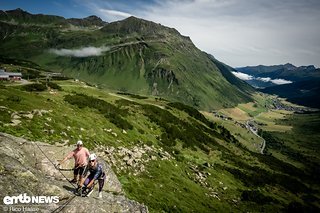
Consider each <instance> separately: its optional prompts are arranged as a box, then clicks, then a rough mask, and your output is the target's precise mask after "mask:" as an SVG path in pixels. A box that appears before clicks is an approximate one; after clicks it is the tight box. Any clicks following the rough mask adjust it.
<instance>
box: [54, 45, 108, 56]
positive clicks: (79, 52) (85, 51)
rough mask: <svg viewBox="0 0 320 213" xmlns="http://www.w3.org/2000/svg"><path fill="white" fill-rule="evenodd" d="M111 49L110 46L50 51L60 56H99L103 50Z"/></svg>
mask: <svg viewBox="0 0 320 213" xmlns="http://www.w3.org/2000/svg"><path fill="white" fill-rule="evenodd" d="M108 50H110V48H109V47H105V46H103V47H83V48H80V49H50V50H49V52H51V53H54V54H56V55H59V56H72V57H79V58H82V57H89V56H99V55H101V54H102V53H103V52H105V51H108Z"/></svg>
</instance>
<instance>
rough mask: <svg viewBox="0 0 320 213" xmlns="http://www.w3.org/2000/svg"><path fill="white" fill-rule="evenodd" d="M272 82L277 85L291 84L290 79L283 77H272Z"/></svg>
mask: <svg viewBox="0 0 320 213" xmlns="http://www.w3.org/2000/svg"><path fill="white" fill-rule="evenodd" d="M271 82H272V83H274V84H278V85H281V84H291V83H292V81H288V80H285V79H273V80H271Z"/></svg>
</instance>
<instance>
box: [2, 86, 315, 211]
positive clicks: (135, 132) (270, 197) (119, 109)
mask: <svg viewBox="0 0 320 213" xmlns="http://www.w3.org/2000/svg"><path fill="white" fill-rule="evenodd" d="M40 84H41V85H42V86H39V85H38V84H37V86H35V85H32V84H30V85H27V86H26V85H15V84H11V83H6V84H1V86H0V106H1V107H0V112H1V113H0V121H1V122H0V131H1V132H6V133H9V134H13V135H15V136H19V137H24V138H26V139H29V140H33V141H34V140H37V141H42V142H46V143H50V144H59V147H60V148H59V149H61V150H64V149H70V147H65V146H66V145H74V143H75V141H76V140H78V139H82V140H83V141H84V143H85V146H86V147H88V148H89V149H90V151H92V152H95V153H97V154H98V156H99V157H101V158H102V159H104V160H106V161H107V162H108V163H109V164H110V165H111V166H112V168H113V170H114V171H115V173H116V175H117V176H118V178H119V180H120V182H121V183H122V186H123V189H124V192H125V194H126V196H128V197H129V198H130V199H134V200H136V201H138V202H140V203H144V204H145V205H146V206H148V208H149V210H150V212H172V211H174V212H190V211H193V212H225V211H227V212H229V211H232V212H247V211H250V212H271V211H273V212H285V211H290V212H292V211H302V210H305V211H308V212H315V211H318V210H319V207H320V206H319V203H318V202H317V200H318V199H319V183H318V180H317V177H318V176H317V175H318V170H317V168H318V165H319V156H318V155H317V153H316V152H317V151H316V150H317V149H315V147H318V146H319V144H318V143H317V142H318V141H319V140H318V136H317V134H314V133H315V132H314V131H316V130H317V129H316V128H317V127H318V124H319V115H318V114H314V115H312V116H313V117H311V118H309V117H307V118H305V117H304V115H302V116H299V120H298V121H297V123H296V122H295V117H294V116H295V115H292V117H290V118H289V119H290V120H287V121H283V122H290V124H291V125H293V126H294V127H295V129H294V134H293V133H292V132H291V131H288V132H286V133H283V134H281V133H279V134H277V138H280V137H281V138H282V137H283V138H282V139H281V140H279V139H275V140H273V141H270V139H268V143H270V144H269V145H270V146H269V145H268V150H269V151H268V152H272V153H277V151H278V150H277V149H275V148H274V147H275V145H277V144H272V142H274V143H279V145H281V146H283V147H285V148H286V152H283V153H281V154H282V155H284V156H289V159H290V160H287V159H286V158H284V159H285V160H279V159H278V158H276V157H273V156H271V155H261V154H260V153H256V152H253V151H249V150H248V149H247V148H246V146H245V145H244V144H241V143H240V142H239V141H238V140H237V139H236V138H239V137H242V136H241V135H232V134H231V132H229V130H227V129H226V128H224V127H222V126H220V125H217V123H214V122H212V121H209V120H207V119H206V118H205V117H204V116H203V115H202V114H201V113H199V112H198V111H197V110H196V109H194V108H192V107H189V106H185V105H183V104H181V103H170V102H168V101H165V100H159V99H157V100H155V99H154V98H152V97H142V96H137V95H130V94H123V93H122V94H113V93H108V92H106V91H105V90H100V89H97V88H95V87H90V86H87V85H85V84H83V82H75V81H56V82H51V84H49V83H47V84H46V83H43V84H42V83H41V82H40ZM54 84H58V85H59V86H60V87H58V86H55V88H58V89H59V90H54V89H52V88H53V86H54ZM44 85H48V86H50V87H51V89H50V90H47V87H46V86H44ZM33 89H36V90H37V91H34V92H29V90H30V91H32V90H33ZM315 118H316V119H315ZM304 119H305V120H306V121H309V120H312V121H314V122H310V123H309V124H308V126H307V128H308V129H309V132H310V133H312V134H309V136H308V138H307V140H305V139H304V137H301V138H300V136H301V134H302V133H303V132H304V129H303V128H304V126H301V125H300V124H301V123H303V120H304ZM237 128H240V127H237ZM298 130H299V131H298ZM244 131H245V132H246V130H244ZM248 134H249V133H248ZM264 134H266V133H264ZM270 134H271V136H272V137H273V135H274V134H273V133H272V132H271V133H270ZM286 135H293V136H294V137H299V138H300V142H299V143H300V144H298V145H294V146H293V147H291V145H290V143H289V142H288V141H287V140H286ZM250 137H252V139H251V141H252V142H254V141H253V140H254V138H256V137H255V136H254V135H253V134H251V136H250ZM274 137H276V136H274ZM269 141H270V142H269ZM301 148H303V150H304V152H303V153H300V155H297V150H299V149H301ZM290 150H291V151H290ZM31 154H32V153H31ZM291 159H294V162H295V164H291V162H292V161H291ZM52 160H57V159H52ZM297 162H299V164H298V165H300V166H299V167H296V166H295V165H296V164H297ZM19 165H20V164H19ZM8 169H10V168H7V167H4V168H3V169H1V174H5V172H8V171H11V170H8ZM67 175H70V177H71V176H72V174H67ZM41 177H42V176H41ZM68 177H69V176H68ZM43 178H45V177H43ZM41 180H42V179H41ZM45 180H46V181H47V183H49V184H50V183H51V182H52V181H53V180H52V179H45ZM23 187H24V188H25V187H26V186H25V185H24V186H23ZM27 188H28V187H27ZM27 188H26V189H27ZM30 189H31V188H30ZM12 190H13V189H12ZM84 199H85V198H84ZM84 201H86V200H84ZM71 204H72V203H71Z"/></svg>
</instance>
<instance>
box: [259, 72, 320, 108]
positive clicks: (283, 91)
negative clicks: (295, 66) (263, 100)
mask: <svg viewBox="0 0 320 213" xmlns="http://www.w3.org/2000/svg"><path fill="white" fill-rule="evenodd" d="M260 91H262V92H264V93H269V94H276V95H279V96H280V97H284V98H287V100H288V101H290V102H292V103H296V104H299V105H304V106H308V107H313V108H320V78H315V79H312V80H303V81H297V82H293V83H292V84H285V85H278V86H272V87H267V88H264V89H261V90H260Z"/></svg>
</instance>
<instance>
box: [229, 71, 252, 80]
mask: <svg viewBox="0 0 320 213" xmlns="http://www.w3.org/2000/svg"><path fill="white" fill-rule="evenodd" d="M232 73H233V74H234V75H235V76H236V77H238V78H240V79H241V80H244V81H248V80H252V79H253V76H252V75H248V74H245V73H242V72H232Z"/></svg>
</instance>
